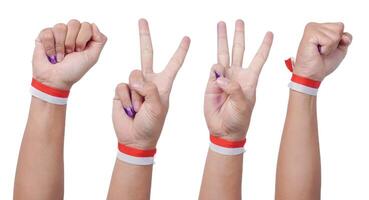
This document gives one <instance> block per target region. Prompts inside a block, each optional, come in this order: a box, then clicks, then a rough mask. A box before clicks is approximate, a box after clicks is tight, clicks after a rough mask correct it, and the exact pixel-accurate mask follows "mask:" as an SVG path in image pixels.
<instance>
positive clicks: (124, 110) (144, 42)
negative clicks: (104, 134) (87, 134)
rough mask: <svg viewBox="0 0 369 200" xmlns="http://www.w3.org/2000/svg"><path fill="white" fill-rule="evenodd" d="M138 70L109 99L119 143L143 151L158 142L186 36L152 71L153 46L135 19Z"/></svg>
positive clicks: (184, 51)
mask: <svg viewBox="0 0 369 200" xmlns="http://www.w3.org/2000/svg"><path fill="white" fill-rule="evenodd" d="M139 33H140V46H141V70H134V71H132V73H131V74H130V77H129V83H120V84H119V85H118V86H117V87H116V90H115V98H114V102H113V123H114V129H115V132H116V135H117V138H118V142H119V143H120V144H124V145H126V146H129V147H133V148H137V149H141V150H147V149H154V148H155V147H156V144H157V142H158V139H159V136H160V133H161V130H162V128H163V125H164V120H165V117H166V114H167V111H168V106H169V96H170V91H171V88H172V84H173V81H174V79H175V76H176V74H177V72H178V70H179V69H180V68H181V66H182V64H183V61H184V59H185V56H186V54H187V51H188V48H189V45H190V39H189V38H188V37H184V38H183V39H182V42H181V44H180V45H179V47H178V49H177V51H176V52H175V53H174V55H173V57H172V58H171V59H170V61H169V63H168V65H167V66H166V68H165V69H164V70H163V71H162V72H159V73H155V72H154V71H153V48H152V44H151V37H150V31H149V26H148V23H147V21H146V20H144V19H141V20H140V21H139Z"/></svg>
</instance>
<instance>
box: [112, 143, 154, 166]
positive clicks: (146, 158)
mask: <svg viewBox="0 0 369 200" xmlns="http://www.w3.org/2000/svg"><path fill="white" fill-rule="evenodd" d="M155 153H156V149H149V150H142V149H136V148H133V147H129V146H126V145H124V144H120V143H118V154H117V158H118V160H120V161H123V162H125V163H129V164H133V165H152V164H154V155H155Z"/></svg>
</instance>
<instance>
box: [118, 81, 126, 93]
mask: <svg viewBox="0 0 369 200" xmlns="http://www.w3.org/2000/svg"><path fill="white" fill-rule="evenodd" d="M126 88H127V84H125V83H119V84H118V85H117V87H115V92H116V93H117V94H119V93H120V92H123V91H124V90H125V89H126Z"/></svg>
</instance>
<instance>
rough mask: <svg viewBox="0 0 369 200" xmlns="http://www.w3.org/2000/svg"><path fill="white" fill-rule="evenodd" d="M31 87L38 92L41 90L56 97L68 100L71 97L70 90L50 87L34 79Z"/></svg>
mask: <svg viewBox="0 0 369 200" xmlns="http://www.w3.org/2000/svg"><path fill="white" fill-rule="evenodd" d="M31 85H32V87H34V88H36V89H37V90H40V91H41V92H44V93H46V94H48V95H51V96H54V97H60V98H67V97H68V96H69V91H68V90H61V89H57V88H52V87H49V86H47V85H44V84H42V83H41V82H39V81H37V80H36V79H34V78H32V83H31Z"/></svg>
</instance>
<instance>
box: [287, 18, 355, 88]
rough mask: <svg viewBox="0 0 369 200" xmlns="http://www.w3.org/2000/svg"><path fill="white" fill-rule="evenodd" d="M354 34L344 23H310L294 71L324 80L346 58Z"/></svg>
mask: <svg viewBox="0 0 369 200" xmlns="http://www.w3.org/2000/svg"><path fill="white" fill-rule="evenodd" d="M351 41H352V36H351V34H350V33H347V32H344V24H343V23H309V24H307V25H306V27H305V31H304V35H303V37H302V40H301V42H300V46H299V49H298V52H297V56H296V64H295V65H296V66H295V68H294V69H293V73H294V74H297V75H299V76H302V77H306V78H309V79H312V80H315V81H322V80H323V79H324V78H325V77H326V76H328V75H329V74H330V73H332V72H333V71H334V70H335V69H336V68H337V67H338V65H339V64H340V63H341V61H342V60H343V59H344V58H345V56H346V53H347V49H348V46H349V45H350V44H351Z"/></svg>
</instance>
